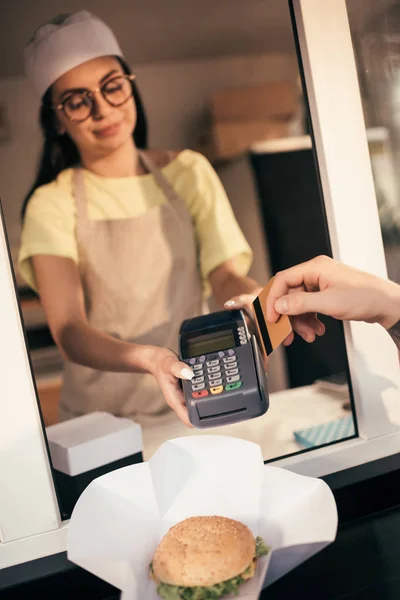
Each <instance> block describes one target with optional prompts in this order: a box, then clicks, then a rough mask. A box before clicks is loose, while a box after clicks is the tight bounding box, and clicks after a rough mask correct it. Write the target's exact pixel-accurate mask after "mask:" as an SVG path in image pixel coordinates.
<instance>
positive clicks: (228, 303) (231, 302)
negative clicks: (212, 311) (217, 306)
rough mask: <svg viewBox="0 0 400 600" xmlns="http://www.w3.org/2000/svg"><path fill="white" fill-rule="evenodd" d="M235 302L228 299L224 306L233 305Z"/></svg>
mask: <svg viewBox="0 0 400 600" xmlns="http://www.w3.org/2000/svg"><path fill="white" fill-rule="evenodd" d="M235 304H236V300H228V302H225V305H224V306H235Z"/></svg>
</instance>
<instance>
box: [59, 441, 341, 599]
mask: <svg viewBox="0 0 400 600" xmlns="http://www.w3.org/2000/svg"><path fill="white" fill-rule="evenodd" d="M195 515H221V516H225V517H229V518H232V519H237V520H239V521H241V522H243V523H245V524H246V525H247V526H248V527H250V529H251V530H252V532H253V534H254V535H255V536H257V535H260V536H261V537H262V538H263V539H264V541H265V542H266V544H267V545H269V546H270V547H271V548H272V551H271V552H270V553H269V554H268V555H267V556H265V557H262V558H261V559H260V560H259V561H258V566H257V570H256V575H255V577H254V578H253V579H251V580H250V581H248V582H246V583H245V584H243V585H242V586H240V588H239V589H240V591H239V595H238V596H235V597H236V598H239V599H241V600H250V599H251V600H255V599H256V598H258V597H259V594H260V593H261V590H262V588H263V587H265V586H267V585H269V584H270V583H272V582H273V581H275V580H276V579H278V578H280V577H282V576H283V575H284V574H285V573H287V572H288V571H290V570H291V569H293V568H294V567H296V566H297V565H299V564H300V563H302V562H303V561H305V560H306V559H308V558H310V557H311V556H312V555H313V554H315V553H316V552H318V551H319V550H321V549H322V548H324V547H325V546H326V545H327V544H329V543H331V542H332V541H333V540H334V538H335V536H336V531H337V510H336V505H335V501H334V497H333V494H332V492H331V490H330V489H329V487H328V486H327V485H326V484H325V483H324V482H323V481H321V480H319V479H314V478H310V477H304V476H301V475H297V474H294V473H292V472H290V471H286V470H284V469H278V468H276V467H270V466H265V465H264V463H263V459H262V453H261V449H260V447H259V446H258V445H257V444H253V443H251V442H247V441H244V440H241V439H236V438H230V437H225V436H203V435H201V436H191V437H185V438H179V439H175V440H171V441H168V442H166V443H164V444H163V445H162V446H161V447H160V448H159V449H158V450H157V452H156V453H155V454H154V455H153V456H152V457H151V459H150V460H149V462H146V463H142V464H138V465H133V466H129V467H125V468H123V469H120V470H118V471H114V472H112V473H109V474H107V475H105V476H103V477H100V478H98V479H96V480H95V481H93V482H92V483H91V484H90V485H89V486H88V487H87V488H86V490H85V491H84V493H83V494H82V496H81V497H80V499H79V501H78V503H77V504H76V506H75V509H74V512H73V514H72V517H71V521H70V525H69V535H68V558H69V560H71V561H72V562H74V563H76V564H77V565H79V566H81V567H83V568H84V569H86V570H88V571H90V572H91V573H93V574H95V575H97V576H98V577H100V578H101V579H103V580H105V581H107V582H108V583H110V584H112V585H114V586H115V587H117V588H119V589H120V590H122V598H123V600H142V599H143V598H146V600H158V599H159V596H158V595H157V592H156V585H155V583H154V582H153V581H151V580H150V579H149V574H148V573H149V569H148V567H149V563H150V562H151V560H152V558H153V555H154V552H155V549H156V547H157V545H158V543H159V542H160V540H161V538H162V536H163V535H164V534H165V533H166V532H167V530H168V529H169V528H170V527H171V526H172V525H174V524H175V523H177V522H179V521H181V520H183V519H185V518H187V517H190V516H195ZM226 598H229V596H226Z"/></svg>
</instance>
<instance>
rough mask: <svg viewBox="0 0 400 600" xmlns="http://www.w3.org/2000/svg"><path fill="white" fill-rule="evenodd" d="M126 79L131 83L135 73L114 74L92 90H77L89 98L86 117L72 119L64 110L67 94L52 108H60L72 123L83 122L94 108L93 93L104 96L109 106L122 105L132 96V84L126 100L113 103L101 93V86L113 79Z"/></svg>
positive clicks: (88, 117) (91, 113)
mask: <svg viewBox="0 0 400 600" xmlns="http://www.w3.org/2000/svg"><path fill="white" fill-rule="evenodd" d="M121 78H122V79H127V80H128V81H130V82H131V83H132V82H133V81H134V80H135V79H136V75H133V74H131V75H126V74H123V75H116V76H115V77H111V79H108V81H106V82H105V83H103V85H101V86H100V87H97V88H95V89H94V90H84V89H83V90H79V91H77V92H76V93H79V94H83V95H84V96H87V97H88V98H89V100H90V101H91V103H92V106H91V108H90V111H89V114H88V116H87V117H85V118H84V119H74V118H73V117H70V116H69V115H68V114H67V113H66V111H65V103H66V102H67V100H68V99H69V98H70V96H68V97H67V98H65V100H63V101H62V102H60V103H59V104H56V105H53V107H52V108H53V109H54V110H62V112H63V113H64V115H65V116H66V117H67V119H68V120H69V121H71V122H72V123H84V121H87V120H88V119H90V117H91V116H92V115H93V109H94V101H93V96H94V95H95V94H101V95H102V97H103V98H104V100H105V101H106V102H108V104H109V105H110V106H115V107H118V106H122V105H123V104H125V102H128V100H129V98H132V96H133V90H132V86H131V94H130V95H129V96H128V97H127V98H126V100H124V101H123V102H121V103H119V104H113V103H112V102H110V101H109V100H108V99H107V98H106V97H105V95H104V93H103V88H104V87H105V86H106V85H108V84H109V83H110V82H111V81H114V79H121Z"/></svg>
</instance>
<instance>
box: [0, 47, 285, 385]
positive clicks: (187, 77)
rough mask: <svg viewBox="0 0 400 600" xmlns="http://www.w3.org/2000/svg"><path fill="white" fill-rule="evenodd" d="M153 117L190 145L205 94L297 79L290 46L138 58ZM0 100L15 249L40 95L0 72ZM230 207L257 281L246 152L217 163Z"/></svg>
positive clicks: (160, 130)
mask: <svg viewBox="0 0 400 600" xmlns="http://www.w3.org/2000/svg"><path fill="white" fill-rule="evenodd" d="M135 72H136V74H137V82H138V85H139V87H140V90H141V93H142V96H143V100H144V104H145V107H146V111H147V114H148V118H149V125H150V144H151V145H152V146H154V147H169V148H172V149H179V148H185V147H192V148H193V147H195V144H196V138H197V135H198V134H199V132H200V131H201V127H202V124H203V123H204V119H205V116H206V114H207V105H208V98H209V94H210V92H211V91H212V90H214V89H216V88H219V87H229V86H240V85H247V84H250V85H251V84H255V83H261V82H264V81H268V80H294V79H295V78H296V76H297V62H296V59H295V57H294V56H293V55H292V54H287V55H260V56H248V57H228V58H218V59H205V60H196V61H180V62H172V63H157V64H147V65H140V66H138V67H137V68H136V69H135ZM0 106H3V107H4V108H5V112H6V116H7V118H8V121H9V129H10V137H9V140H7V141H3V142H0V197H1V199H2V203H3V207H4V211H5V217H6V223H7V228H8V234H9V237H10V242H11V246H12V249H13V254H14V256H15V255H16V253H17V249H18V244H19V235H20V224H19V212H20V208H21V203H22V198H23V197H24V195H25V193H26V191H27V190H28V189H29V187H30V185H31V183H32V179H33V176H34V173H35V168H36V162H37V160H38V156H39V151H40V145H41V144H40V133H39V130H38V126H37V120H38V110H39V106H38V102H37V100H36V98H35V97H34V95H33V93H32V91H31V89H30V88H29V86H28V84H27V83H26V81H25V80H24V79H23V78H21V77H13V78H8V79H3V80H0ZM217 170H218V173H219V175H220V177H221V180H222V182H223V184H224V185H225V188H226V190H227V192H228V195H229V198H230V200H231V203H232V207H233V209H234V212H235V214H236V217H237V219H238V221H239V224H240V225H241V227H242V229H243V231H244V233H245V235H246V237H247V239H248V240H249V242H250V244H251V246H252V248H253V250H254V254H255V260H254V264H253V268H252V271H251V275H252V276H253V277H255V278H256V279H257V280H258V281H260V283H261V284H262V283H264V282H266V281H267V279H268V277H269V276H270V272H269V266H268V259H267V245H266V241H265V238H264V233H263V229H262V226H261V219H260V213H259V208H258V199H257V194H256V190H255V188H254V184H253V179H252V173H251V170H250V167H249V165H248V162H247V159H246V158H245V157H243V158H241V159H239V160H237V161H234V162H232V163H231V164H229V165H226V166H224V167H220V168H218V169H217ZM274 361H275V362H276V365H273V373H274V375H272V376H271V381H270V386H271V390H272V389H274V390H275V389H281V388H282V387H283V386H284V382H285V375H284V369H283V364H282V360H281V357H280V355H279V354H278V355H277V356H276V358H275V357H274Z"/></svg>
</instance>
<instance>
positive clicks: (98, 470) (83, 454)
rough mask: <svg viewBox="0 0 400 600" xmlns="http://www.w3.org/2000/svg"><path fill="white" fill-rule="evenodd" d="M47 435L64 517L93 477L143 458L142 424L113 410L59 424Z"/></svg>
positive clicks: (66, 517) (69, 512)
mask: <svg viewBox="0 0 400 600" xmlns="http://www.w3.org/2000/svg"><path fill="white" fill-rule="evenodd" d="M46 434H47V439H48V443H49V450H50V456H51V460H52V465H53V470H54V480H55V484H56V489H57V493H58V498H59V502H60V506H61V511H62V514H63V518H64V519H68V518H69V517H70V515H71V512H72V510H73V508H74V506H75V504H76V502H77V500H78V498H79V497H80V495H81V494H82V492H83V491H84V490H85V488H86V487H87V486H88V485H89V484H90V483H91V481H93V479H96V477H99V476H101V475H104V474H105V473H109V472H110V471H114V470H115V469H120V468H121V467H125V466H127V465H133V464H136V463H139V462H142V461H143V455H142V448H143V441H142V430H141V427H140V426H139V425H138V424H137V423H133V422H132V421H131V420H130V419H124V418H120V417H115V416H113V415H111V414H109V413H104V412H93V413H90V414H88V415H83V416H81V417H76V418H75V419H70V420H69V421H63V422H61V423H56V424H55V425H51V426H49V427H47V428H46Z"/></svg>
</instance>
